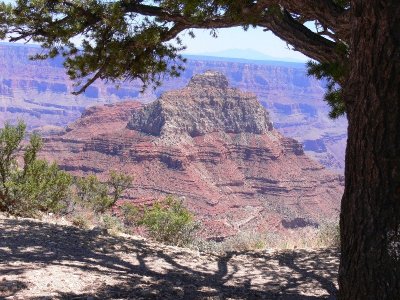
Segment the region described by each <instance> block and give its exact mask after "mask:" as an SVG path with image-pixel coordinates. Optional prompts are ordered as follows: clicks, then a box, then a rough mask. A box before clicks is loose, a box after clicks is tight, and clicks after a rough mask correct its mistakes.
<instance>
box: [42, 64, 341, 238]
mask: <svg viewBox="0 0 400 300" xmlns="http://www.w3.org/2000/svg"><path fill="white" fill-rule="evenodd" d="M42 155H43V156H45V157H47V158H50V159H54V160H56V161H57V162H58V163H59V164H60V166H61V167H62V168H64V169H66V170H69V171H71V172H73V173H75V174H83V173H88V172H95V173H97V174H98V175H99V176H105V174H106V173H107V172H108V171H109V170H119V171H121V172H124V173H127V174H131V175H133V176H134V177H135V180H134V186H133V188H132V189H130V190H129V191H128V193H127V195H126V198H127V199H128V200H130V201H134V202H136V203H146V202H147V201H151V200H154V199H157V198H161V197H164V196H165V195H167V194H173V195H176V196H178V197H181V198H182V199H184V201H185V202H186V203H187V205H188V206H189V207H190V209H192V210H193V211H195V212H196V215H197V216H198V218H199V219H201V220H202V221H203V224H204V226H205V228H206V229H207V230H206V235H207V236H209V237H224V236H228V235H231V234H235V233H237V232H238V231H243V230H253V229H256V230H259V231H266V230H268V231H271V230H272V231H275V230H278V231H279V230H290V229H292V228H295V227H299V226H308V225H312V226H316V225H317V224H318V223H319V222H321V221H322V220H325V219H329V218H334V217H336V216H337V212H338V209H339V205H340V197H341V194H342V190H343V187H342V178H341V176H339V175H335V174H333V173H330V172H329V171H326V170H325V169H324V168H323V167H322V166H321V165H320V164H319V163H317V162H314V161H313V160H311V159H310V158H308V157H307V156H306V155H305V154H304V151H303V148H302V145H301V144H300V143H298V142H297V141H295V140H293V139H291V138H286V137H284V136H282V135H281V134H280V133H279V132H278V131H277V130H275V129H273V128H272V125H271V122H270V119H269V116H268V113H267V111H266V110H265V109H264V108H263V107H262V106H261V105H260V103H259V102H258V101H257V100H256V98H255V97H254V96H252V95H251V94H248V93H244V92H241V91H239V90H237V89H234V88H230V87H229V86H228V84H227V80H226V78H225V77H224V76H222V75H221V74H218V73H211V72H206V73H205V74H203V75H196V76H194V77H193V79H192V80H191V82H190V83H189V84H188V86H186V87H185V88H183V89H181V90H177V91H171V92H166V93H165V94H164V95H162V96H161V97H160V99H158V100H157V101H155V102H153V103H151V104H148V105H147V106H144V107H143V106H142V105H141V104H139V103H137V102H123V103H119V104H116V105H109V106H100V107H94V108H90V109H89V110H87V111H86V113H84V114H83V116H82V117H81V118H80V119H79V120H78V121H76V122H75V123H73V124H72V125H70V126H69V127H68V128H67V130H66V132H64V133H63V134H61V135H57V136H53V137H51V138H48V139H47V141H46V144H45V148H44V151H43V154H42Z"/></svg>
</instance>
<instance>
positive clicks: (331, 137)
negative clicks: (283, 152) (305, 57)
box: [0, 43, 347, 173]
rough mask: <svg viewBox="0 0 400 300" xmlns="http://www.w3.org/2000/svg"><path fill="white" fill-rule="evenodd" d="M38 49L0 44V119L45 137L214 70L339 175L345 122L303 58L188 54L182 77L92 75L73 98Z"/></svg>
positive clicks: (58, 65)
mask: <svg viewBox="0 0 400 300" xmlns="http://www.w3.org/2000/svg"><path fill="white" fill-rule="evenodd" d="M40 51H41V49H40V48H39V47H36V46H32V45H19V44H8V43H0V70H1V72H0V122H1V123H4V122H6V121H12V122H13V121H16V120H17V119H23V120H25V122H26V123H27V124H28V126H29V129H30V130H38V131H39V132H40V133H42V134H44V135H46V134H48V133H54V132H62V131H63V129H64V128H65V127H66V126H67V125H68V124H69V123H70V122H72V121H75V120H77V119H78V118H79V117H80V116H81V114H82V113H83V112H84V111H85V109H86V108H88V107H90V106H93V105H98V104H107V105H108V104H113V103H118V102H121V101H127V100H135V101H139V102H141V103H149V102H152V101H155V100H156V99H157V98H158V97H159V96H160V95H162V94H163V93H164V92H166V91H170V90H175V89H177V88H182V87H184V86H186V85H187V84H188V82H189V81H190V78H191V77H192V76H193V75H195V74H198V73H203V72H205V71H207V70H215V71H218V72H221V73H223V74H224V75H225V76H226V77H227V78H228V80H229V82H230V84H231V85H232V86H234V87H237V88H240V89H241V90H244V91H249V92H252V93H254V94H255V95H256V96H257V99H258V100H259V101H260V103H261V104H262V105H263V106H264V107H265V108H267V109H268V111H269V113H270V119H271V121H272V123H273V126H274V127H275V128H276V129H277V130H279V131H280V132H281V133H282V134H284V135H285V136H289V137H292V138H295V139H296V140H298V141H300V142H301V143H302V144H303V147H304V150H305V152H306V153H307V154H308V155H310V156H312V157H313V158H315V159H316V160H318V161H319V162H320V163H322V164H323V165H324V166H326V167H328V168H330V169H332V170H334V171H336V172H338V173H343V169H344V152H345V145H346V140H347V134H346V131H347V121H346V119H345V118H340V119H338V120H331V119H329V117H328V112H329V109H328V107H327V105H326V104H325V103H324V102H323V101H322V98H323V94H324V90H325V89H324V82H322V81H317V80H315V79H314V78H312V77H307V75H306V69H305V65H304V64H303V63H288V62H274V61H251V60H243V59H226V58H213V57H204V56H188V57H187V58H188V62H187V63H186V70H185V71H184V72H183V73H182V75H181V76H180V77H179V78H165V79H164V81H163V85H162V86H161V87H160V88H158V89H156V90H152V89H148V90H146V91H145V92H144V93H141V92H140V91H141V88H142V85H141V82H139V81H133V82H120V83H119V84H118V85H119V87H117V86H115V85H113V84H110V83H105V82H102V81H97V82H95V83H94V84H93V85H92V86H91V87H89V88H88V89H87V91H86V92H85V93H84V94H82V95H79V96H75V95H72V94H71V93H72V92H73V91H74V90H75V87H74V85H73V82H71V81H70V80H69V79H68V76H67V75H66V74H65V70H64V69H63V67H62V60H61V59H60V58H56V59H53V60H46V61H32V60H29V56H30V55H34V54H36V53H39V52H40Z"/></svg>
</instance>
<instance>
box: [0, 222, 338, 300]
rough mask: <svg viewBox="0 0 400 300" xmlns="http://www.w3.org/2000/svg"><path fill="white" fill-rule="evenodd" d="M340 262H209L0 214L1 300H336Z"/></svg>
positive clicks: (261, 257)
mask: <svg viewBox="0 0 400 300" xmlns="http://www.w3.org/2000/svg"><path fill="white" fill-rule="evenodd" d="M338 257H339V254H338V251H337V250H335V249H320V250H295V251H292V250H290V251H289V250H286V251H282V250H281V251H277V250H275V251H273V250H267V251H265V250H264V251H253V252H245V253H241V252H231V253H226V254H224V255H212V254H205V253H200V252H196V251H192V250H187V249H182V248H177V247H170V246H164V245H160V244H157V243H153V242H151V241H147V240H145V239H142V238H139V237H131V236H118V237H115V236H110V235H107V234H104V233H102V232H101V231H100V230H82V229H78V228H75V227H72V226H66V225H56V224H51V223H46V222H41V221H37V220H31V219H16V218H7V217H4V216H1V215H0V299H85V300H93V299H215V300H217V299H218V300H219V299H221V300H222V299H285V300H287V299H336V296H335V295H336V292H337V283H336V282H337V273H338V272H337V271H338V263H339V259H338Z"/></svg>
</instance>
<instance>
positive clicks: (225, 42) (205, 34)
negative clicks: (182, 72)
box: [2, 0, 308, 61]
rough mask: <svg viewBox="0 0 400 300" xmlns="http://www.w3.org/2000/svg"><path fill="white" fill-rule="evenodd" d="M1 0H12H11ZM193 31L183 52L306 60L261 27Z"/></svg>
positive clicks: (185, 34)
mask: <svg viewBox="0 0 400 300" xmlns="http://www.w3.org/2000/svg"><path fill="white" fill-rule="evenodd" d="M2 1H3V2H8V3H11V2H13V0H2ZM194 33H195V35H196V38H195V39H192V38H191V37H190V36H189V35H188V34H187V33H183V34H181V38H182V40H183V42H184V44H185V45H186V46H187V49H186V50H185V51H184V52H183V53H184V54H204V53H210V52H211V53H212V52H220V51H224V50H228V49H243V50H246V49H252V50H256V51H258V52H261V53H263V54H266V55H268V56H272V57H275V58H280V59H283V60H285V59H290V60H300V61H307V60H308V58H307V57H306V56H304V55H303V54H302V53H300V52H297V51H293V50H290V49H289V48H288V45H287V44H286V43H285V42H283V41H282V40H280V39H279V38H278V37H276V36H275V35H274V34H273V33H272V32H270V31H267V32H264V31H263V30H262V29H261V28H255V29H254V28H249V29H248V30H247V31H244V30H243V29H242V28H238V27H236V28H224V29H219V30H218V31H217V33H218V38H214V37H212V36H211V35H210V32H209V31H206V30H194ZM241 58H246V57H241Z"/></svg>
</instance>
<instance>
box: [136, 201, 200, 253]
mask: <svg viewBox="0 0 400 300" xmlns="http://www.w3.org/2000/svg"><path fill="white" fill-rule="evenodd" d="M138 224H139V225H143V226H144V227H145V228H146V229H147V231H148V233H149V234H150V236H151V237H152V238H154V239H155V240H157V241H159V242H163V243H166V244H171V245H175V246H185V245H188V244H189V243H190V242H191V241H192V240H193V238H194V233H195V232H196V230H197V229H198V227H199V226H198V224H197V223H196V222H195V221H194V215H193V214H192V213H191V212H190V211H189V210H188V209H187V208H186V207H185V206H184V205H183V203H182V202H181V201H178V200H176V199H175V198H173V197H171V196H168V197H167V198H166V199H165V200H164V201H162V202H156V203H154V204H153V205H152V206H151V207H150V208H147V209H145V210H144V212H143V215H142V217H141V218H140V219H139V222H138Z"/></svg>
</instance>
